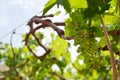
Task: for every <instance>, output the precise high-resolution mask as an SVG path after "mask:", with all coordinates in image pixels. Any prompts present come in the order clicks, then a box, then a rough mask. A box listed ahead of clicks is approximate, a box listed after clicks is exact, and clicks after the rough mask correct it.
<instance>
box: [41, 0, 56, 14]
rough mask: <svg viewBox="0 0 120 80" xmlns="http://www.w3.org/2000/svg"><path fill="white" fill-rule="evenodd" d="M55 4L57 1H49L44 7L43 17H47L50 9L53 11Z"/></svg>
mask: <svg viewBox="0 0 120 80" xmlns="http://www.w3.org/2000/svg"><path fill="white" fill-rule="evenodd" d="M55 4H56V0H49V1H48V2H47V3H46V4H45V6H44V9H43V14H42V15H45V14H46V13H47V12H48V11H49V9H51V8H52V7H53V6H54V5H55Z"/></svg>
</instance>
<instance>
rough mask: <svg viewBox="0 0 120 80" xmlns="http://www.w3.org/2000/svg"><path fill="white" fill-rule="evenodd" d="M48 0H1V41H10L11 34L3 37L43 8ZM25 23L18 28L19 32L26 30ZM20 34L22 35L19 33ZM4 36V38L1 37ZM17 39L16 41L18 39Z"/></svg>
mask: <svg viewBox="0 0 120 80" xmlns="http://www.w3.org/2000/svg"><path fill="white" fill-rule="evenodd" d="M47 1H48V0H0V41H1V42H8V43H9V40H10V34H8V35H7V36H6V37H4V38H2V37H3V36H4V35H5V34H7V33H8V32H10V31H11V30H13V29H14V28H16V27H17V26H18V25H20V24H21V23H23V22H25V21H26V20H28V19H29V18H31V17H32V16H34V15H35V14H37V13H38V12H40V11H41V10H42V9H43V6H44V4H45V3H46V2H47ZM26 24H27V23H25V24H24V25H22V26H23V27H22V26H21V27H20V29H17V30H18V31H17V33H18V34H22V33H24V32H26V30H27V27H26ZM18 36H20V35H18ZM1 38H2V39H1ZM17 39H19V38H16V40H14V41H18V40H17Z"/></svg>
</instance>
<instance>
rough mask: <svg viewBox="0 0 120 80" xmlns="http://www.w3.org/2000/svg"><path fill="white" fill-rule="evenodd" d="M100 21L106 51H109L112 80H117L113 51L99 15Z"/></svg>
mask: <svg viewBox="0 0 120 80" xmlns="http://www.w3.org/2000/svg"><path fill="white" fill-rule="evenodd" d="M100 21H101V27H102V30H103V32H104V36H105V39H106V43H107V47H108V50H109V51H110V61H111V65H112V71H113V78H114V79H113V80H117V70H116V62H115V59H114V54H113V50H112V47H111V44H110V41H109V38H108V32H107V30H106V28H105V24H104V21H103V18H102V15H100Z"/></svg>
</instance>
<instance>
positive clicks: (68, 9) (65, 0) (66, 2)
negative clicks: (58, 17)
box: [62, 0, 71, 13]
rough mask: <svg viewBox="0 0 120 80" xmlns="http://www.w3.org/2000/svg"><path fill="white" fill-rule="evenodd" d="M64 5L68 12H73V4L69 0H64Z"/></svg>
mask: <svg viewBox="0 0 120 80" xmlns="http://www.w3.org/2000/svg"><path fill="white" fill-rule="evenodd" d="M62 5H63V7H64V9H65V10H66V12H68V13H70V12H71V5H70V2H69V1H68V0H63V1H62Z"/></svg>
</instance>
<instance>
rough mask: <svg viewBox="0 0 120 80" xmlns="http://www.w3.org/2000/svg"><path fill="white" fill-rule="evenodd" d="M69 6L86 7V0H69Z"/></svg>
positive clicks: (75, 7)
mask: <svg viewBox="0 0 120 80" xmlns="http://www.w3.org/2000/svg"><path fill="white" fill-rule="evenodd" d="M69 2H70V4H71V7H72V8H74V9H78V8H86V7H87V1H86V0H69Z"/></svg>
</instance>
